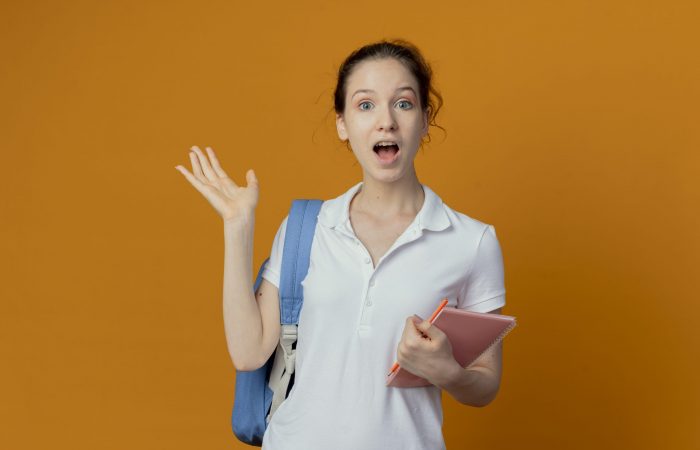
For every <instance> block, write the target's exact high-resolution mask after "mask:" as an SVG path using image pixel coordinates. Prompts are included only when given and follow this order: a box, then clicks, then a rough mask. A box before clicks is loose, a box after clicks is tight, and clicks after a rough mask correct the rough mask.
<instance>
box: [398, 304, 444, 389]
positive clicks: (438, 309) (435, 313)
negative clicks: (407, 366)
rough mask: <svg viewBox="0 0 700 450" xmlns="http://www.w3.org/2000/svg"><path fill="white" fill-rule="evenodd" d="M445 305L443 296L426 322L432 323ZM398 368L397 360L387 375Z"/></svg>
mask: <svg viewBox="0 0 700 450" xmlns="http://www.w3.org/2000/svg"><path fill="white" fill-rule="evenodd" d="M445 305H447V299H446V298H443V299H442V301H441V302H440V305H439V306H438V307H437V309H436V310H435V311H434V312H433V315H432V316H430V320H428V322H430V323H433V320H435V318H436V317H437V315H438V313H439V312H440V311H442V308H444V307H445ZM398 368H399V362H398V361H396V362H395V363H394V365H393V366H391V370H390V371H389V375H391V374H392V373H394V372H395V371H396V369H398ZM389 375H387V376H389Z"/></svg>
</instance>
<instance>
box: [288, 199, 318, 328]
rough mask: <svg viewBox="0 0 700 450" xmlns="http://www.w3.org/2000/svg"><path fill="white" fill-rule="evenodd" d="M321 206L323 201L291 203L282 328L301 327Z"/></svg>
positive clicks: (306, 200)
mask: <svg viewBox="0 0 700 450" xmlns="http://www.w3.org/2000/svg"><path fill="white" fill-rule="evenodd" d="M322 204H323V200H308V199H299V200H294V201H292V207H291V210H290V212H289V218H288V219H287V228H286V230H285V239H284V250H283V252H282V273H281V275H280V290H279V294H280V324H282V325H287V324H297V323H299V312H300V311H301V306H302V303H303V301H304V292H303V287H302V285H301V282H302V281H303V280H304V278H305V277H306V274H307V272H308V270H309V257H310V256H311V244H312V243H313V239H314V233H315V231H316V222H317V221H318V213H319V211H320V210H321V205H322Z"/></svg>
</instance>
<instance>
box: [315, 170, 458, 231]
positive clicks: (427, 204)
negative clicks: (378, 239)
mask: <svg viewBox="0 0 700 450" xmlns="http://www.w3.org/2000/svg"><path fill="white" fill-rule="evenodd" d="M362 184H363V182H362V181H360V182H359V183H357V184H356V185H354V186H352V187H351V188H350V189H348V190H347V191H346V192H345V193H343V194H341V195H340V196H338V197H336V198H334V199H331V200H328V201H326V202H325V203H326V205H325V206H324V208H322V209H321V211H320V213H319V215H318V222H319V223H320V224H322V225H324V226H326V227H328V228H336V227H343V228H345V229H350V223H349V222H350V219H349V218H350V201H351V200H352V198H353V197H354V196H355V194H356V193H357V191H358V190H359V189H360V187H362ZM421 186H422V187H423V192H424V193H425V200H424V201H423V206H422V207H421V209H420V211H418V215H417V216H416V220H415V221H414V222H413V226H415V227H417V229H419V230H426V229H427V230H433V231H441V230H444V229H446V228H448V227H449V226H450V225H451V223H450V219H449V217H448V216H447V213H446V212H445V207H444V204H443V202H442V199H441V198H440V197H439V196H438V195H437V194H436V193H435V192H433V190H432V189H430V188H429V187H428V186H426V185H424V184H422V183H421Z"/></svg>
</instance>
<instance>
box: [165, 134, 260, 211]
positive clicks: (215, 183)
mask: <svg viewBox="0 0 700 450" xmlns="http://www.w3.org/2000/svg"><path fill="white" fill-rule="evenodd" d="M206 149H207V153H208V154H209V158H210V159H211V163H210V162H209V160H208V159H207V157H206V156H205V155H204V153H203V152H202V150H200V149H199V147H197V146H194V147H192V151H191V152H190V160H191V161H192V173H190V172H189V171H188V170H187V169H185V168H184V167H183V166H176V167H175V168H176V169H177V170H179V171H180V172H181V173H182V174H183V175H184V176H185V178H187V180H188V181H189V182H190V183H191V184H192V186H194V187H195V188H196V189H197V190H198V191H199V192H200V193H201V194H202V195H203V196H204V197H205V198H206V199H207V200H208V201H209V203H211V205H212V206H213V207H214V208H215V209H216V211H217V212H218V213H219V215H220V216H221V217H222V218H223V219H224V221H231V220H236V219H239V218H243V217H245V216H248V215H251V214H252V213H253V212H254V211H255V207H256V206H257V204H258V195H259V187H258V179H257V178H256V176H255V172H254V171H253V169H250V170H248V171H247V172H246V182H247V183H248V185H247V186H246V187H243V186H238V185H237V184H236V183H234V181H233V180H232V179H231V178H229V176H228V175H227V174H226V172H225V171H224V169H222V168H221V165H220V164H219V160H218V159H217V158H216V154H215V153H214V150H213V149H211V148H210V147H206Z"/></svg>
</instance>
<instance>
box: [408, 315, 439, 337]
mask: <svg viewBox="0 0 700 450" xmlns="http://www.w3.org/2000/svg"><path fill="white" fill-rule="evenodd" d="M413 324H414V325H415V326H416V328H418V331H420V332H421V333H423V334H424V335H426V336H428V337H429V338H432V337H435V330H434V327H433V324H432V323H430V322H428V321H427V320H423V319H422V318H421V317H420V316H417V315H416V314H414V315H413Z"/></svg>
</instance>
